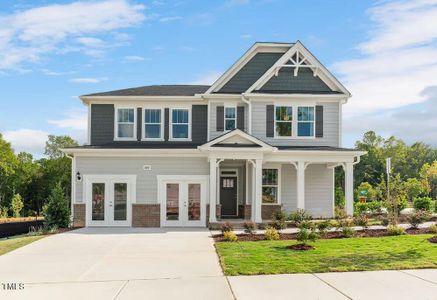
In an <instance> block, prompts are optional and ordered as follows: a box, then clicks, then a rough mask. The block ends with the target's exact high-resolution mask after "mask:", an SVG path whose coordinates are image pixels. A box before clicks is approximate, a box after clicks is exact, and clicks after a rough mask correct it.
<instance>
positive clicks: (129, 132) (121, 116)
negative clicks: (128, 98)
mask: <svg viewBox="0 0 437 300" xmlns="http://www.w3.org/2000/svg"><path fill="white" fill-rule="evenodd" d="M116 130H117V133H116V137H117V138H119V139H134V138H135V109H134V108H118V109H117V126H116Z"/></svg>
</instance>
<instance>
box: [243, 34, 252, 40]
mask: <svg viewBox="0 0 437 300" xmlns="http://www.w3.org/2000/svg"><path fill="white" fill-rule="evenodd" d="M241 38H242V39H251V38H252V35H251V34H243V35H241Z"/></svg>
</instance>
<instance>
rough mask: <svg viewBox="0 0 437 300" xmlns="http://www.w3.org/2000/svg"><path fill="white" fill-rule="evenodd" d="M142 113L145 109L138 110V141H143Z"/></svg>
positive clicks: (139, 108)
mask: <svg viewBox="0 0 437 300" xmlns="http://www.w3.org/2000/svg"><path fill="white" fill-rule="evenodd" d="M142 112H143V109H142V108H141V107H138V108H137V140H138V141H141V138H142V135H141V129H142V127H143V125H142V121H141V120H142Z"/></svg>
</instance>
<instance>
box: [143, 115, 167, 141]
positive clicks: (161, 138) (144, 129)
mask: <svg viewBox="0 0 437 300" xmlns="http://www.w3.org/2000/svg"><path fill="white" fill-rule="evenodd" d="M148 109H149V110H159V111H160V112H161V123H147V124H153V125H157V124H159V125H160V136H159V138H147V137H146V110H148ZM141 111H142V118H143V122H142V124H141V126H142V127H141V132H142V137H141V140H142V141H164V122H165V120H164V119H165V116H164V109H163V108H162V107H143V108H142V110H141Z"/></svg>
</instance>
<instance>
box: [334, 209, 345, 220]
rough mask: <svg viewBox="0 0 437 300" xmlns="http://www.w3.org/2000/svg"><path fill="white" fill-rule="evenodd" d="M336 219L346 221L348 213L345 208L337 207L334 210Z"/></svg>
mask: <svg viewBox="0 0 437 300" xmlns="http://www.w3.org/2000/svg"><path fill="white" fill-rule="evenodd" d="M334 214H335V215H334V218H335V219H336V220H340V219H344V218H346V211H345V209H344V208H343V207H337V206H336V207H335V208H334Z"/></svg>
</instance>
